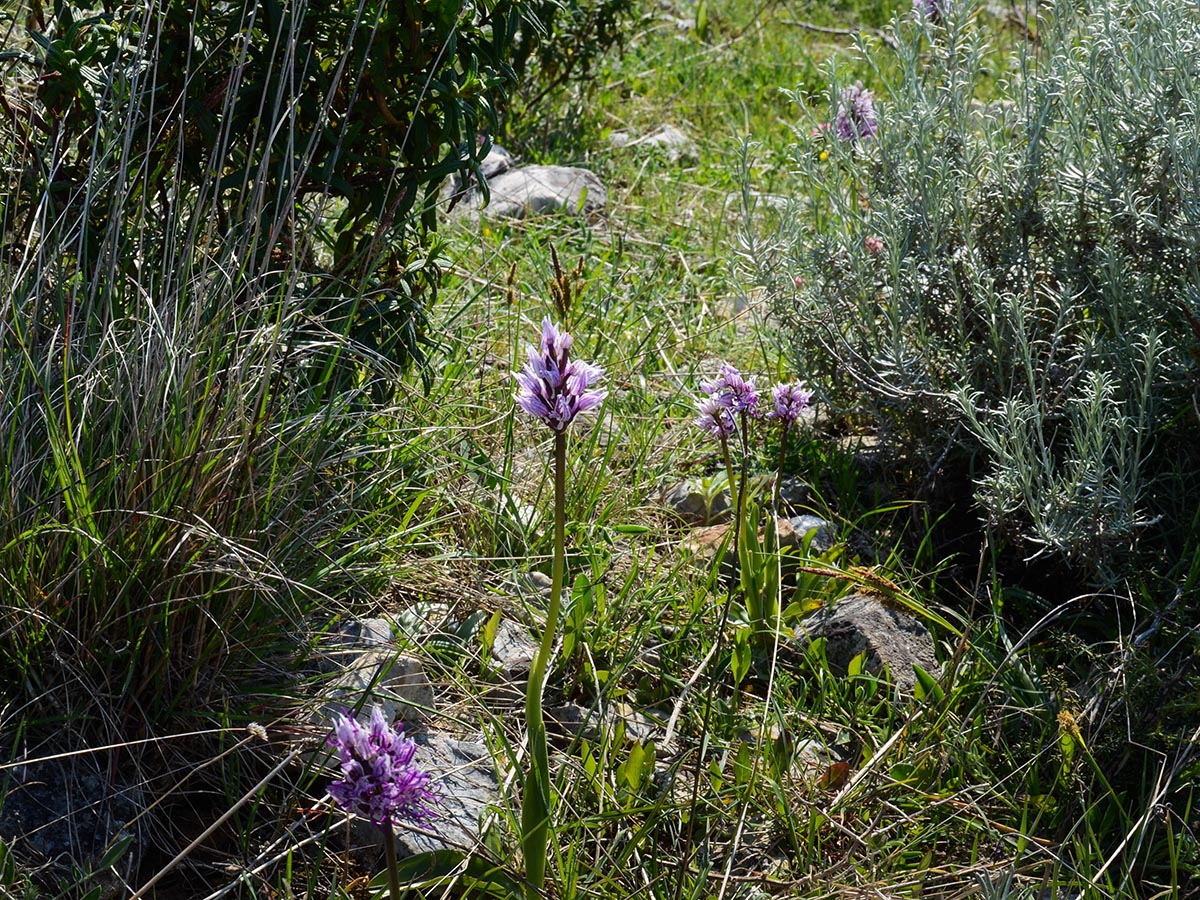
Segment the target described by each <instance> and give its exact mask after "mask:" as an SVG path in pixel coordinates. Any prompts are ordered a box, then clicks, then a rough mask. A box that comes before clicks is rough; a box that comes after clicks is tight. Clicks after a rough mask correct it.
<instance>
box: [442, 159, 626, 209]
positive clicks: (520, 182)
mask: <svg viewBox="0 0 1200 900" xmlns="http://www.w3.org/2000/svg"><path fill="white" fill-rule="evenodd" d="M488 191H489V192H490V194H491V199H490V200H489V201H488V203H487V205H486V206H484V203H483V192H482V191H480V190H479V189H478V188H474V187H472V188H468V190H467V191H466V193H465V194H464V195H463V199H462V201H461V202H460V203H459V204H458V206H456V207H455V208H454V209H453V211H452V212H451V215H452V216H463V217H467V218H479V217H483V218H487V219H523V218H526V217H527V216H535V215H547V214H550V213H559V212H562V213H568V214H573V215H581V216H585V217H589V216H593V215H596V214H598V213H600V212H602V211H603V210H604V208H605V206H606V205H607V203H608V191H607V190H606V189H605V187H604V183H603V182H601V181H600V179H599V178H598V177H596V175H595V174H594V173H593V172H591V171H589V170H588V169H580V168H576V167H574V166H520V167H516V168H511V169H507V170H505V171H502V172H500V173H499V174H497V175H496V176H495V177H493V178H489V179H488Z"/></svg>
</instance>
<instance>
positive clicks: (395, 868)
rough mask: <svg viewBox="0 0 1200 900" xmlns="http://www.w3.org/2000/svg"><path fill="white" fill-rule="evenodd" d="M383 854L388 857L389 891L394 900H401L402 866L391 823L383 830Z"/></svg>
mask: <svg viewBox="0 0 1200 900" xmlns="http://www.w3.org/2000/svg"><path fill="white" fill-rule="evenodd" d="M383 852H384V854H385V855H386V856H387V871H388V890H389V891H390V892H391V897H392V900H400V866H399V863H397V861H396V832H395V831H394V830H393V828H392V824H391V823H390V822H389V823H388V824H387V825H386V826H385V827H384V829H383Z"/></svg>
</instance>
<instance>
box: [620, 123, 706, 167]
mask: <svg viewBox="0 0 1200 900" xmlns="http://www.w3.org/2000/svg"><path fill="white" fill-rule="evenodd" d="M608 140H609V143H610V144H612V146H614V147H620V148H645V149H650V150H652V151H655V152H658V153H662V154H663V155H665V156H666V158H667V159H668V160H669V161H670V162H679V161H680V160H681V159H682V160H693V161H694V160H696V159H698V158H699V157H698V154H697V153H696V144H695V142H693V141H692V139H691V138H690V137H688V136H687V134H686V133H684V132H683V131H682V130H681V129H679V128H677V127H676V126H674V125H671V124H666V125H659V126H658V127H657V128H655V129H654V130H653V131H651V132H649V133H648V134H644V135H642V136H641V137H638V138H635V137H632V136H630V135H629V134H628V133H627V132H624V131H616V132H613V133H612V134H611V135H610V136H609V139H608Z"/></svg>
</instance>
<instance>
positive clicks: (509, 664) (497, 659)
mask: <svg viewBox="0 0 1200 900" xmlns="http://www.w3.org/2000/svg"><path fill="white" fill-rule="evenodd" d="M537 652H538V645H537V643H535V642H534V640H533V638H532V637H530V636H529V632H528V631H526V630H525V628H524V627H522V626H521V625H518V624H517V623H516V622H514V621H512V620H511V619H501V620H500V624H499V625H498V626H496V636H495V638H494V639H493V641H492V660H493V661H494V663H495V665H496V667H497V668H498V669H499V671H500V676H501V677H502V678H503V679H504V681H506V682H509V683H513V682H519V681H525V680H527V679H528V678H529V670H530V669H531V668H533V658H534V657H535V656H536V655H537Z"/></svg>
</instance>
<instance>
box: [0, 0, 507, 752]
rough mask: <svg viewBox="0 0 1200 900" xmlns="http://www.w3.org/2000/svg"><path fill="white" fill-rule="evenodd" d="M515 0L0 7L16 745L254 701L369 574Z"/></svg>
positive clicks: (1, 268) (5, 524)
mask: <svg viewBox="0 0 1200 900" xmlns="http://www.w3.org/2000/svg"><path fill="white" fill-rule="evenodd" d="M525 15H526V13H525V10H524V8H523V7H522V5H521V4H519V3H500V4H488V7H487V9H486V10H484V9H483V8H482V5H480V4H470V3H469V4H465V5H464V4H384V3H365V4H363V3H343V2H333V0H329V2H319V3H311V4H305V5H291V4H284V5H279V4H259V3H254V2H249V0H247V2H235V3H221V4H191V3H182V2H178V0H157V2H153V3H146V4H141V3H119V4H106V5H105V8H104V11H97V10H85V9H82V8H78V7H74V6H72V5H70V4H67V3H56V4H52V5H50V4H47V5H43V4H36V3H35V4H28V5H27V6H24V7H20V8H19V9H17V10H16V11H15V15H13V16H11V17H9V19H8V23H7V25H6V26H5V27H6V28H8V29H9V31H8V41H7V47H6V49H5V52H4V54H3V57H2V63H0V64H2V65H3V66H5V71H6V76H5V87H4V96H3V107H4V112H5V115H4V117H3V126H0V127H2V128H3V131H2V140H0V161H2V164H3V166H4V168H5V173H6V176H7V177H6V180H5V184H6V186H7V187H6V188H5V189H4V192H3V194H0V227H2V230H3V262H2V264H0V435H2V436H3V437H2V440H3V443H2V450H0V709H2V710H3V712H2V713H0V735H2V737H3V739H4V741H5V742H6V746H10V747H14V746H18V744H19V745H20V746H21V747H22V748H24V749H23V750H22V751H21V753H22V758H33V757H38V756H41V755H50V754H54V753H56V752H61V751H63V750H66V749H81V748H86V747H89V746H97V745H101V744H117V743H121V742H127V741H135V740H137V739H143V738H144V739H152V740H153V739H158V738H161V737H163V736H164V735H168V734H171V733H175V732H180V731H188V730H193V729H201V730H203V729H205V728H209V727H222V726H229V725H237V724H245V722H246V721H247V720H249V719H250V718H258V717H260V716H264V715H270V711H269V710H265V709H263V708H262V707H261V706H258V707H256V708H255V709H250V708H248V703H249V701H244V700H242V699H239V698H244V697H245V696H246V695H247V693H248V692H249V691H250V690H251V689H257V688H258V687H260V686H261V683H262V680H263V679H265V678H274V681H273V682H272V686H271V690H272V691H276V692H279V691H282V690H283V688H282V687H281V686H280V685H281V684H282V682H281V681H280V680H279V677H278V676H279V672H278V667H281V666H287V665H288V664H290V662H291V661H293V660H294V659H295V658H296V657H297V656H301V655H302V654H303V650H304V646H305V644H306V643H307V642H308V640H309V636H311V635H312V634H313V633H314V629H318V630H319V629H322V628H324V627H325V626H326V625H327V623H328V622H329V621H330V619H331V618H332V617H333V616H334V615H336V614H338V613H340V612H342V611H344V610H345V609H346V608H347V605H348V604H349V603H350V602H351V601H353V599H354V598H356V597H358V598H362V597H365V596H374V595H376V592H377V591H378V590H379V589H380V587H381V583H382V581H383V579H384V578H385V577H386V572H387V567H386V564H387V562H388V559H389V558H390V555H391V554H392V553H393V552H394V550H395V548H396V547H397V545H398V544H401V543H402V542H403V541H404V534H403V531H404V527H403V526H402V525H401V522H402V521H403V522H411V521H412V519H411V516H412V513H413V507H412V504H413V503H415V502H416V501H415V500H414V499H413V497H414V496H416V494H417V491H415V490H413V491H406V485H407V484H408V482H407V481H406V480H405V479H406V477H407V476H408V475H411V474H412V472H413V471H415V469H416V468H419V467H420V464H419V463H416V462H414V461H413V460H411V459H406V458H405V454H404V451H403V448H402V447H399V446H397V442H396V441H395V427H396V415H395V413H396V412H397V408H398V404H399V402H401V398H402V396H403V392H401V391H398V390H397V386H398V385H399V380H400V378H401V377H402V375H403V374H404V371H405V369H406V367H407V366H408V365H410V364H411V363H412V362H413V361H414V360H420V359H421V358H422V356H423V354H424V353H425V352H426V348H427V346H428V342H427V341H426V339H425V324H424V323H425V309H426V308H427V307H428V305H429V304H430V303H431V302H432V301H433V299H434V298H435V296H436V292H437V289H438V285H439V281H440V274H441V263H440V260H439V258H438V251H437V245H436V242H435V241H434V234H433V228H434V225H435V224H436V222H435V219H434V208H433V202H434V199H435V197H436V193H437V187H438V185H439V183H440V182H441V181H442V180H443V179H444V178H445V177H446V176H447V175H448V174H450V173H452V172H454V171H456V170H460V169H464V168H470V167H471V166H473V165H475V164H476V160H477V159H478V158H479V157H480V154H482V153H483V152H485V150H486V147H485V146H484V145H483V144H482V143H481V142H480V140H479V134H480V133H481V132H482V130H483V126H485V125H486V124H487V123H488V122H490V121H491V120H492V119H493V118H494V107H495V101H496V98H497V97H498V96H499V95H500V93H501V91H502V89H503V86H504V84H506V83H507V81H509V80H511V79H512V77H513V75H512V71H511V66H510V64H509V57H510V55H511V53H512V41H513V39H514V35H515V34H516V33H517V31H518V30H519V28H520V26H521V24H522V22H524V21H525V18H524V17H525ZM405 513H406V514H407V515H408V516H409V518H403V515H404V514H405ZM416 521H419V517H417V520H416ZM276 695H277V694H276ZM263 696H272V694H270V693H268V694H260V695H259V698H260V699H261V698H262V697H263ZM65 720H71V721H72V722H73V723H74V725H73V727H72V729H70V730H69V731H67V732H64V731H62V730H61V729H60V728H59V727H58V725H59V723H61V722H63V721H65ZM43 741H47V742H48V743H42V742H43ZM67 745H69V746H67ZM209 750H211V747H210V748H208V749H205V748H203V747H201V748H199V749H197V748H195V747H192V748H191V750H189V752H195V753H198V754H203V753H206V752H209ZM117 752H118V755H120V757H121V760H122V762H121V766H122V768H124V767H125V766H126V765H127V764H128V762H129V760H130V759H131V758H134V759H135V760H136V758H138V757H139V756H140V755H141V751H139V750H137V749H131V750H128V751H125V752H124V753H122V752H121V751H117ZM155 752H158V751H155ZM193 762H194V760H193ZM112 765H113V767H114V768H113V771H116V768H115V767H116V763H115V762H114V763H113V764H112ZM188 765H190V763H189V764H188ZM185 768H186V766H185ZM130 771H131V770H130Z"/></svg>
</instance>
